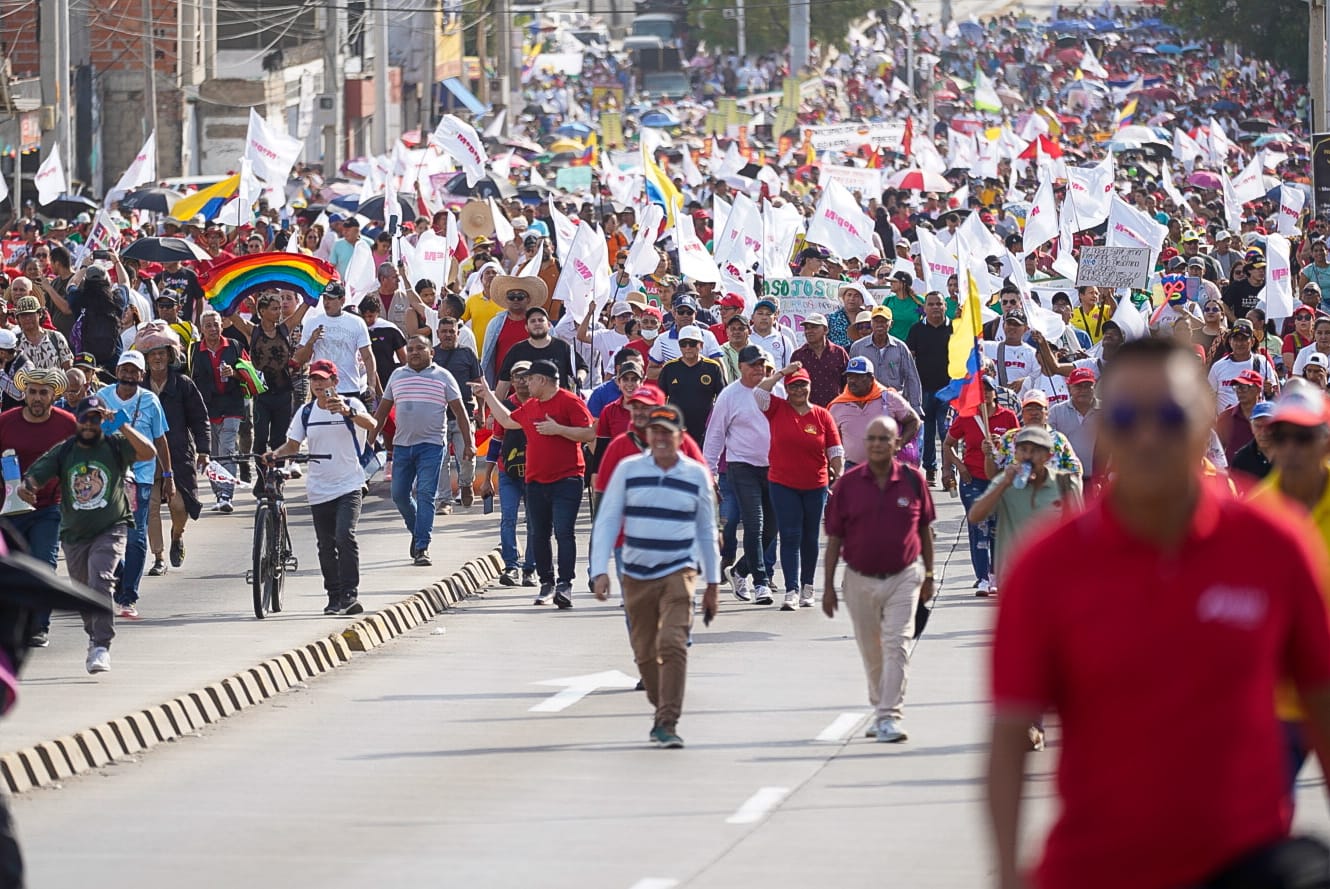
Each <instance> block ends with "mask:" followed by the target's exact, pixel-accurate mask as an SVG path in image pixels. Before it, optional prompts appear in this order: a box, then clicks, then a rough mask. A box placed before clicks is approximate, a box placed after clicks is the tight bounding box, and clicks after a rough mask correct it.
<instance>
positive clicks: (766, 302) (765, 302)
mask: <svg viewBox="0 0 1330 889" xmlns="http://www.w3.org/2000/svg"><path fill="white" fill-rule="evenodd" d="M758 309H771V311H773V312H779V311H780V306H778V305H777V304H776V301H775V300H774V299H767V298H765V297H763V298H762V299H759V300H758V301H757V304H756V305H754V306H753V311H754V312H756V311H757V310H758Z"/></svg>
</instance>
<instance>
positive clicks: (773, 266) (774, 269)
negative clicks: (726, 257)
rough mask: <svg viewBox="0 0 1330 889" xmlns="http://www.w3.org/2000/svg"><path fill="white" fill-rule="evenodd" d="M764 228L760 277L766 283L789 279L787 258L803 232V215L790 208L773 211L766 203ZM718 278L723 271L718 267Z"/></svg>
mask: <svg viewBox="0 0 1330 889" xmlns="http://www.w3.org/2000/svg"><path fill="white" fill-rule="evenodd" d="M763 216H764V217H765V219H766V224H765V225H764V226H763V228H762V238H763V242H764V243H763V246H762V276H763V277H764V278H765V279H766V280H768V281H769V280H772V279H773V278H789V277H792V275H791V274H790V258H791V254H793V253H794V243H795V241H796V240H797V239H798V237H799V235H800V234H802V233H803V230H804V214H802V213H800V212H799V208H798V207H795V206H794V205H793V204H781V205H780V206H779V207H773V206H772V205H771V204H769V203H766V204H765V205H764V209H763ZM720 271H721V274H722V275H724V274H725V268H724V266H723V265H722V266H721V270H720Z"/></svg>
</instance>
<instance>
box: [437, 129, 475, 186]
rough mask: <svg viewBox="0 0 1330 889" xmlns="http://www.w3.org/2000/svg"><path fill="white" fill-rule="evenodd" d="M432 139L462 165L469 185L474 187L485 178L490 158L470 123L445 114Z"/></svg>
mask: <svg viewBox="0 0 1330 889" xmlns="http://www.w3.org/2000/svg"><path fill="white" fill-rule="evenodd" d="M430 139H431V141H433V142H434V144H436V145H438V146H439V147H440V148H442V149H443V150H444V151H446V152H448V154H450V155H452V156H453V158H454V159H455V160H456V161H457V162H458V163H459V164H461V166H462V170H463V171H464V172H465V173H466V184H467V185H471V186H474V185H475V184H476V183H477V182H479V181H480V180H481V179H483V178H485V164H486V163H488V162H489V156H488V155H487V154H486V153H485V143H484V142H482V141H481V140H480V135H479V134H478V133H477V132H476V130H475V128H474V127H472V126H471V125H470V124H469V123H467V122H465V121H463V120H460V119H459V118H458V117H456V116H455V115H452V114H445V115H444V116H443V119H442V120H440V121H439V125H438V126H437V127H435V128H434V134H433V135H432V136H430Z"/></svg>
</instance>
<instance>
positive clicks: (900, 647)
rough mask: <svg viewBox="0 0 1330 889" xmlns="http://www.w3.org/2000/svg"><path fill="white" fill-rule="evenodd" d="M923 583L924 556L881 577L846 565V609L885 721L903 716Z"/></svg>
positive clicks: (870, 697)
mask: <svg viewBox="0 0 1330 889" xmlns="http://www.w3.org/2000/svg"><path fill="white" fill-rule="evenodd" d="M923 583H924V563H923V560H922V559H916V560H915V561H914V562H913V563H912V564H910V565H908V566H906V568H905V569H904V570H902V571H900V572H899V573H897V574H892V575H889V576H887V577H884V578H882V579H881V580H879V579H878V578H876V577H868V576H866V575H863V574H860V573H859V572H857V571H855V570H854V569H853V568H851V567H849V566H848V565H847V566H846V567H845V608H846V610H847V611H849V612H850V620H851V622H853V624H854V638H855V641H856V642H858V643H859V656H860V657H862V658H863V662H864V673H865V674H866V675H867V678H868V700H869V702H870V703H871V704H872V705H873V709H874V710H876V711H877V713H876V715H875V717H874V718H875V719H876V720H878V721H879V722H880V721H881V720H883V719H900V718H901V707H902V706H903V705H904V703H905V684H906V682H907V680H908V679H909V671H910V663H909V651H908V649H907V647H906V646H907V645H908V643H909V640H910V637H911V636H913V635H914V610H915V608H916V607H917V606H918V604H919V588H920V587H921V586H923Z"/></svg>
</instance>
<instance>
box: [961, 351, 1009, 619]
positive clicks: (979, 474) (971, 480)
mask: <svg viewBox="0 0 1330 889" xmlns="http://www.w3.org/2000/svg"><path fill="white" fill-rule="evenodd" d="M997 386H998V382H997V380H995V379H993V378H992V377H991V376H986V377H984V412H985V414H986V415H987V417H988V433H989V434H988V436H987V441H989V442H992V443H994V444H996V443H997V442H998V441H999V440H1000V439H1001V438H1002V433H1004V432H1007V431H1009V430H1011V429H1015V428H1017V427H1018V426H1020V425H1021V424H1020V421H1019V420H1017V419H1016V415H1015V414H1014V413H1012V412H1011V411H1010V410H1008V409H1007V408H1004V407H998V406H997V396H996V392H997ZM981 423H982V415H980V416H973V417H960V416H958V417H957V418H956V419H955V420H953V421H952V423H951V428H950V429H948V430H947V438H946V441H944V442H943V443H942V486H943V487H944V488H950V487H951V486H952V485H954V484H956V473H957V467H959V472H960V495H961V503H962V504H964V506H965V511H966V512H967V513H968V512H969V511H970V507H971V506H972V505H973V504H974V502H975V501H976V500H978V499H979V498H980V497H982V496H983V494H984V491H986V490H988V482H989V478H988V473H987V472H985V471H984V441H985V436H984V429H983V427H982V425H981ZM958 444H961V445H964V446H965V448H964V453H963V455H957V453H956V445H958ZM996 529H997V520H996V519H995V518H993V517H991V516H990V517H989V518H988V519H986V520H984V521H983V522H980V523H979V524H978V525H973V524H971V525H969V526H968V530H969V532H970V564H971V565H972V566H974V576H975V585H974V586H975V589H976V590H977V592H976V593H975V595H976V596H987V595H988V594H989V593H992V592H996V591H997V590H996V586H995V583H996V581H995V580H994V578H993V560H992V555H993V532H994V531H995V530H996Z"/></svg>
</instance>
